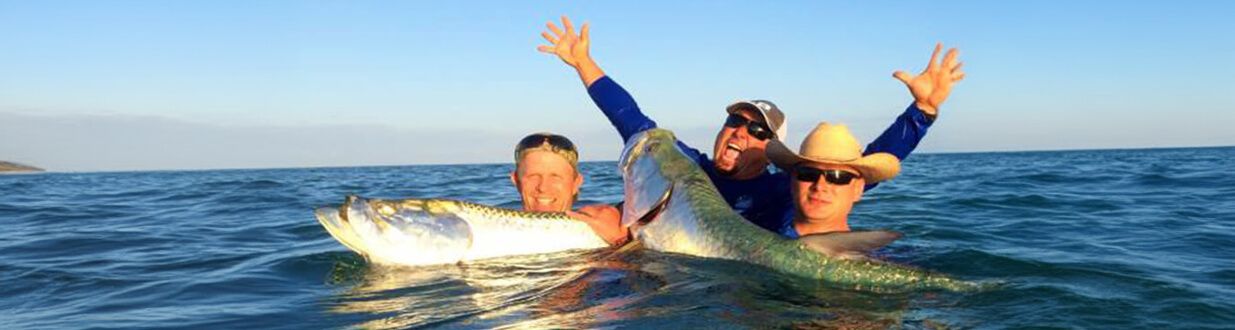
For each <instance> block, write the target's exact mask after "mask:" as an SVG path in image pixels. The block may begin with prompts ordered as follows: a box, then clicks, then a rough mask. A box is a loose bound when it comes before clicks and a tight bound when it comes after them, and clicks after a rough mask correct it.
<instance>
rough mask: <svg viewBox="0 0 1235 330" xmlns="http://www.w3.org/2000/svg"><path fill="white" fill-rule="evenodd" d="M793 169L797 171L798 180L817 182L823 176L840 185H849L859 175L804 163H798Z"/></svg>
mask: <svg viewBox="0 0 1235 330" xmlns="http://www.w3.org/2000/svg"><path fill="white" fill-rule="evenodd" d="M793 170H794V172H797V177H798V181H803V182H817V181H819V177H820V176H822V177H823V179H824V180H825V181H827V182H828V183H831V184H834V185H838V186H844V185H848V184H849V183H850V182H853V179H857V178H858V177H859V176H858V175H857V174H853V173H852V172H849V171H845V170H824V169H818V168H814V167H810V166H804V165H798V166H796V167H794V168H793Z"/></svg>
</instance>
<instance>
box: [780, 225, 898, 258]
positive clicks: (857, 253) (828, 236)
mask: <svg viewBox="0 0 1235 330" xmlns="http://www.w3.org/2000/svg"><path fill="white" fill-rule="evenodd" d="M901 236H902V235H901V234H900V233H898V232H894V231H886V230H875V231H853V232H836V233H824V234H814V235H806V236H802V237H801V238H798V241H800V242H802V244H805V245H806V247H808V248H810V249H811V250H814V251H815V252H819V253H823V254H824V255H827V256H829V257H841V258H845V259H855V258H861V257H863V256H865V255H866V254H868V253H870V252H871V251H874V250H875V249H878V248H881V247H883V246H885V245H888V244H890V243H892V242H893V241H896V240H897V239H900V238H901Z"/></svg>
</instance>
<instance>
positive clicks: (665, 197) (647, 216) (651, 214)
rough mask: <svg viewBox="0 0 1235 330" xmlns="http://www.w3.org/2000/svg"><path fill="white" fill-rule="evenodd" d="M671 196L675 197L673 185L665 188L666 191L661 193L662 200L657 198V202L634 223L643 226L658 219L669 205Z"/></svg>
mask: <svg viewBox="0 0 1235 330" xmlns="http://www.w3.org/2000/svg"><path fill="white" fill-rule="evenodd" d="M670 197H673V186H672V185H670V186H669V189H665V193H664V194H662V195H660V200H657V201H656V204H655V205H652V208H651V209H649V210H648V212H647V213H644V214H643V215H642V216H640V217H639V219H637V220H635V223H634V225H636V226H643V225H647V224H648V223H651V222H652V220H656V218H657V217H659V216H660V214H661V213H663V212H664V211H665V208H667V207H668V205H669V199H670Z"/></svg>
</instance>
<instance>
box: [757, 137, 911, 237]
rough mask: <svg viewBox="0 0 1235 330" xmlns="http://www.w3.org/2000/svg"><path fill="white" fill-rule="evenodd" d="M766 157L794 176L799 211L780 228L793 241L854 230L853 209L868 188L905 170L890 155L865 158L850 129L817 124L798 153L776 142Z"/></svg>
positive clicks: (780, 231)
mask: <svg viewBox="0 0 1235 330" xmlns="http://www.w3.org/2000/svg"><path fill="white" fill-rule="evenodd" d="M767 154H768V159H770V160H771V161H772V163H773V164H775V165H776V167H779V168H781V169H783V170H785V171H786V172H788V173H789V176H790V177H791V178H793V183H792V184H790V191H791V195H792V197H793V207H794V212H793V214H792V215H791V216H786V218H785V219H784V220H783V221H782V222H781V224H780V228H779V230H778V233H780V234H781V235H782V236H786V237H790V238H797V237H800V236H804V235H810V234H819V233H827V232H837V231H849V222H848V219H849V211H850V210H851V209H852V208H853V203H854V202H857V201H858V200H861V199H862V193H863V192H864V191H865V190H866V189H865V186H866V185H868V184H875V183H878V182H880V181H884V180H888V179H891V178H892V177H895V176H896V174H897V173H899V172H900V170H901V165H900V160H899V159H897V158H896V156H893V155H892V154H889V153H886V152H877V153H872V154H868V155H862V145H861V144H859V143H858V140H857V139H856V138H854V137H853V134H851V133H849V128H848V127H845V126H844V125H832V124H828V123H826V122H824V123H820V124H819V126H815V129H814V130H812V131H811V132H810V134H808V135H807V136H806V139H804V140H803V141H802V147H801V148H800V151H799V152H798V153H794V152H793V151H792V150H789V147H787V146H785V144H784V143H783V142H780V141H772V142H771V143H768V151H767Z"/></svg>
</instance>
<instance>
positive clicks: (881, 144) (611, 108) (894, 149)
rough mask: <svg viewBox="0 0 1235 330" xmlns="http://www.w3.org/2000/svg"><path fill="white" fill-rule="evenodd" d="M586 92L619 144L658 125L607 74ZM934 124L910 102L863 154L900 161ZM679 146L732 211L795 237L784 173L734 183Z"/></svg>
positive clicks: (770, 172) (698, 155)
mask: <svg viewBox="0 0 1235 330" xmlns="http://www.w3.org/2000/svg"><path fill="white" fill-rule="evenodd" d="M587 92H588V95H590V96H591V97H592V102H595V103H596V106H597V107H599V108H600V111H601V112H602V113H604V114H605V118H608V119H609V123H610V124H612V125H613V128H616V129H617V131H618V134H619V135H621V137H622V143H626V141H627V140H629V139H630V137H631V136H634V135H635V134H638V133H639V132H642V131H645V130H649V129H652V128H656V122H655V121H652V119H651V118H648V116H647V115H644V114H643V112H642V111H640V110H639V105H638V104H637V103H635V99H634V98H633V97H631V96H630V93H628V92H626V90H625V89H623V88H622V86H620V85H618V84H617V82H614V81H613V79H610V78H609V77H608V76H604V77H601V78H600V79H598V80H596V81H595V82H593V83H592V85H591V86H588V89H587ZM932 121H933V120H931V118H928V117H927V116H926V114H925V113H923V112H922V111H921V110H919V109H918V108H917V107H916V106H914V105H912V104H911V105H910V106H909V108H908V109H906V110H905V112H904V113H902V114H901V115H900V116H897V117H896V121H894V122H892V126H889V127H888V129H887V130H884V132H883V134H880V135H879V138H876V139H875V141H874V142H871V143H870V144H869V145H867V146H866V150H865V151H864V152H863V153H864V154H867V155H869V154H872V153H876V152H886V153H890V154H892V155H894V156H896V158H897V159H901V160H904V159H905V157H908V156H909V153H911V152H913V149H914V148H917V147H918V142H920V141H922V138H923V137H925V136H926V130H927V128H929V127H930V125H931V122H932ZM678 146H680V147H681V149H682V151H683V152H684V153H686V156H687V157H689V158H691V159H694V160H695V163H697V164H699V167H701V168H703V171H704V172H705V173H707V174H708V177H709V178H711V179H712V184H714V185H716V190H718V191H720V195H721V196H722V197H724V199H725V202H727V203H729V206H731V207H733V209H734V211H737V212H738V214H741V215H742V217H745V218H746V219H747V220H749V221H751V222H753V223H755V224H756V225H759V226H760V227H763V228H764V229H767V230H771V231H773V232H777V233H780V234H781V235H785V236H790V237H796V236H797V232H796V230H794V229H793V226H792V221H793V214H794V211H793V196H791V195H790V187H789V185H790V184H791V183H792V181H791V180H790V178H789V175H788V173H786V172H784V171H775V170H764V171H763V173H761V174H759V176H757V177H754V178H751V179H746V180H737V179H732V178H729V177H725V176H722V175H720V174H719V173H717V172H716V167H715V166H714V165H713V164H712V160H711V159H709V158H708V157H707V155H706V154H704V153H702V152H699V150H698V149H695V148H692V147H690V146H688V145H686V144H685V143H682V141H681V140H678ZM875 186H876V184H868V185H867V186H866V189H867V190H870V189H872V188H874V187H875Z"/></svg>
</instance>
